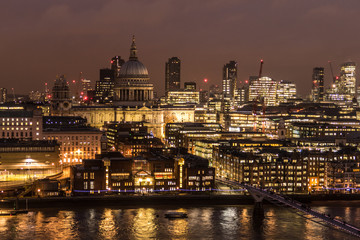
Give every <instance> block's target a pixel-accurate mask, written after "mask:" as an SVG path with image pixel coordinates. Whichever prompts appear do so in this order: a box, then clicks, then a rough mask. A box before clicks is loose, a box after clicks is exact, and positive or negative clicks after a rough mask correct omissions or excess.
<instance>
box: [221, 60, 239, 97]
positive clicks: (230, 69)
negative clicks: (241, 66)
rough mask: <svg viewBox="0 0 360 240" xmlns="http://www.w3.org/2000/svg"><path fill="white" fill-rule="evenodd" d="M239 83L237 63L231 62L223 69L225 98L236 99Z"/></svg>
mask: <svg viewBox="0 0 360 240" xmlns="http://www.w3.org/2000/svg"><path fill="white" fill-rule="evenodd" d="M236 81H237V62H235V61H230V62H229V63H227V64H225V65H224V67H223V95H224V98H228V99H233V98H234V97H235V89H236Z"/></svg>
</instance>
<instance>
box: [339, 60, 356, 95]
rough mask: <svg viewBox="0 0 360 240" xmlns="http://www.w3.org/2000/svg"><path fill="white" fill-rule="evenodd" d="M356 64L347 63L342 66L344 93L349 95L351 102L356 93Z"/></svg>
mask: <svg viewBox="0 0 360 240" xmlns="http://www.w3.org/2000/svg"><path fill="white" fill-rule="evenodd" d="M355 69H356V64H355V63H354V62H347V63H344V64H343V65H341V69H340V80H341V82H343V86H344V92H345V93H346V94H348V95H349V98H350V99H349V100H350V101H351V100H352V99H353V98H354V97H355V93H356V72H355Z"/></svg>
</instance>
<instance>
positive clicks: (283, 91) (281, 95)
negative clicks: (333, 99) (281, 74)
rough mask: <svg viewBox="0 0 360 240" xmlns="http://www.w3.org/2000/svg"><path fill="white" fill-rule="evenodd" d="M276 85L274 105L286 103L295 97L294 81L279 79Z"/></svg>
mask: <svg viewBox="0 0 360 240" xmlns="http://www.w3.org/2000/svg"><path fill="white" fill-rule="evenodd" d="M276 87H277V89H276V105H279V104H280V103H287V102H289V100H292V99H295V98H296V85H295V83H292V82H289V81H285V80H281V81H280V82H278V83H277V85H276ZM323 90H324V89H323Z"/></svg>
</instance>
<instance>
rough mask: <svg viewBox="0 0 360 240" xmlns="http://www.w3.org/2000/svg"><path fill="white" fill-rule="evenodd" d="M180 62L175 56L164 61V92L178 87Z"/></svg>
mask: <svg viewBox="0 0 360 240" xmlns="http://www.w3.org/2000/svg"><path fill="white" fill-rule="evenodd" d="M180 64H181V61H180V59H179V58H177V57H172V58H169V60H168V61H167V62H166V63H165V92H167V91H174V90H175V91H176V90H179V89H180Z"/></svg>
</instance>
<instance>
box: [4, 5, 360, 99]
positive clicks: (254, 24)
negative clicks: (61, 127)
mask: <svg viewBox="0 0 360 240" xmlns="http://www.w3.org/2000/svg"><path fill="white" fill-rule="evenodd" d="M359 9H360V1H358V0H346V1H344V0H339V1H331V0H327V1H323V0H316V1H314V0H310V1H307V0H301V1H291V0H289V1H285V0H274V1H271V0H264V1H257V0H249V1H245V0H244V1H241V0H221V1H220V0H189V1H187V0H181V1H180V0H177V1H172V0H159V1H150V0H142V1H140V0H139V1H120V0H119V1H115V0H113V1H111V0H62V1H56V0H31V1H29V0H11V1H5V0H3V1H1V2H0V27H1V33H2V34H1V38H0V42H1V44H0V48H1V56H0V59H1V62H0V64H1V71H0V79H1V86H0V87H5V88H8V92H9V91H10V89H11V88H12V87H14V88H15V92H16V93H28V92H29V91H31V90H43V89H44V83H45V82H49V83H50V86H52V81H53V80H54V79H55V76H56V75H57V74H59V73H63V74H65V75H66V76H67V78H68V80H72V79H78V77H79V72H83V73H84V76H85V77H86V78H88V79H90V80H92V83H93V84H94V83H95V81H96V80H99V79H98V78H99V69H100V68H104V67H109V62H110V59H111V58H112V57H113V56H115V55H120V56H121V57H122V58H124V59H126V60H127V59H128V57H129V48H130V44H131V37H132V35H133V34H134V35H135V36H136V42H137V47H138V56H139V60H140V61H141V62H142V63H143V64H144V65H145V66H146V67H147V68H148V70H149V74H150V78H151V80H150V81H151V82H152V83H154V86H155V91H157V92H158V93H159V94H160V95H161V94H163V92H164V71H165V62H166V61H167V59H168V58H170V57H173V56H177V57H179V58H180V59H181V60H182V66H181V67H182V69H181V70H182V72H181V82H182V83H181V84H182V86H183V83H184V82H186V81H196V82H197V83H198V86H200V88H208V86H207V87H206V86H205V85H204V83H203V81H202V80H203V79H204V78H208V79H209V82H208V85H211V84H220V83H221V79H222V67H223V65H224V64H225V63H227V62H228V61H230V60H236V61H237V62H238V78H239V81H243V80H245V79H248V77H249V76H250V75H257V74H258V71H259V61H260V59H261V58H263V59H264V69H263V75H266V76H270V77H272V78H274V79H276V80H281V79H284V80H289V81H293V82H295V83H296V84H297V87H298V93H300V94H302V95H305V94H308V93H309V91H310V88H311V75H312V68H313V67H317V66H322V67H325V82H326V85H329V83H330V79H331V76H330V70H329V65H328V60H331V61H333V67H334V71H335V73H336V74H338V71H339V65H340V64H341V63H343V62H346V61H355V62H357V63H358V64H359V63H360V61H359V57H360V48H359V44H360V27H359V24H360V14H359ZM358 78H359V77H358ZM358 82H359V81H358ZM359 83H360V82H359Z"/></svg>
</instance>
